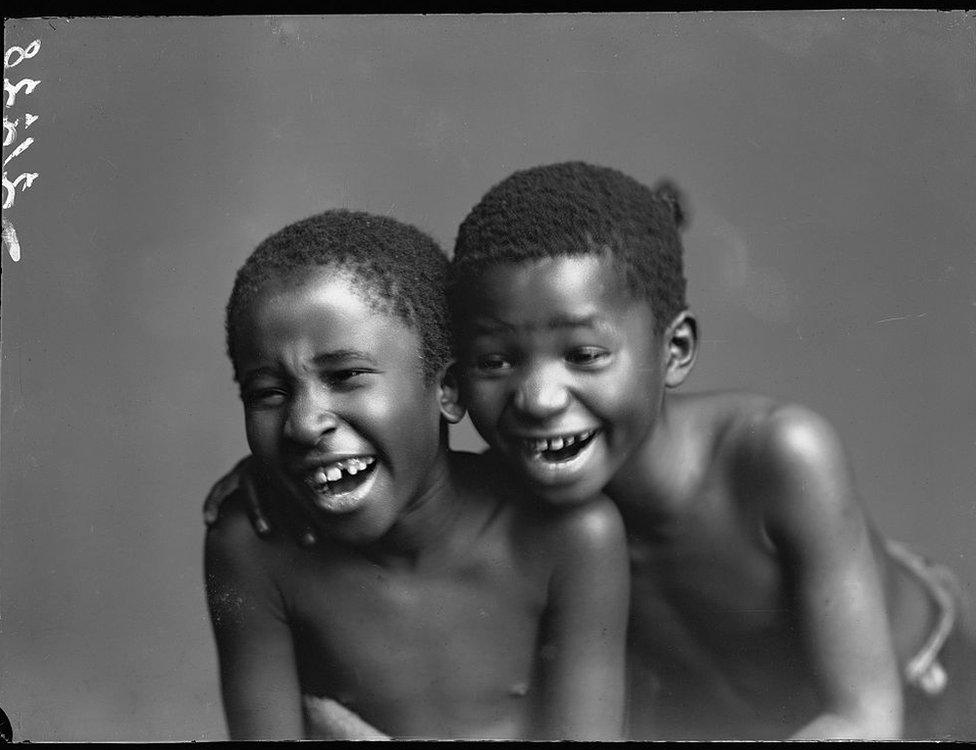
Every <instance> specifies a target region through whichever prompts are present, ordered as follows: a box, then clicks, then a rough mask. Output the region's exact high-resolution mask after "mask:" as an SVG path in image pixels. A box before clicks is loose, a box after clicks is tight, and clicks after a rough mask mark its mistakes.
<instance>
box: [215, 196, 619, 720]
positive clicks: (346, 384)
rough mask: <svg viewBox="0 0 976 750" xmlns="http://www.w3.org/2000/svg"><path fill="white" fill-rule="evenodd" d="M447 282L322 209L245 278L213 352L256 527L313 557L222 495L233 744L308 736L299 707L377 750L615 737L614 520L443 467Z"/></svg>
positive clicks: (221, 591) (432, 255) (224, 632)
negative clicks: (323, 713) (253, 471)
mask: <svg viewBox="0 0 976 750" xmlns="http://www.w3.org/2000/svg"><path fill="white" fill-rule="evenodd" d="M446 265H447V261H446V259H445V258H444V256H443V255H442V254H441V253H440V251H439V249H438V248H437V247H436V245H435V244H434V243H433V241H431V240H430V239H429V238H428V237H426V236H425V235H423V234H422V233H420V232H419V231H418V230H416V229H414V228H413V227H409V226H406V225H403V224H400V223H399V222H396V221H394V220H392V219H387V218H383V217H376V216H370V215H368V214H362V213H351V212H345V211H330V212H326V213H323V214H320V215H318V216H315V217H311V218H310V219H307V220H305V221H302V222H297V223H295V224H293V225H290V226H288V227H286V228H285V229H283V230H281V231H280V232H278V233H276V234H275V235H272V236H271V237H270V238H268V239H267V240H265V242H263V243H262V244H261V245H260V246H259V247H258V248H257V249H256V250H255V251H254V253H253V254H252V255H251V256H250V257H249V258H248V260H247V262H246V263H245V264H244V266H243V267H242V268H241V270H240V271H239V272H238V275H237V278H236V281H235V285H234V291H233V293H232V295H231V299H230V302H229V303H228V306H227V338H228V351H229V354H230V357H231V360H232V362H233V365H234V372H235V379H236V380H237V381H238V383H239V385H240V391H241V399H242V401H243V404H244V414H245V424H246V430H247V439H248V443H249V445H250V448H251V451H252V454H253V455H254V457H255V459H256V461H257V463H258V466H259V473H260V474H261V475H262V478H263V482H262V486H263V492H264V493H265V494H264V499H265V501H266V509H267V511H268V513H269V515H270V518H271V520H272V522H273V523H274V524H275V525H276V526H279V527H281V528H282V529H285V530H288V531H289V532H294V531H296V530H297V529H299V528H301V526H300V525H299V524H305V523H310V524H311V525H312V528H313V529H314V531H315V533H316V534H317V536H318V538H319V539H320V540H321V543H320V544H318V545H316V546H315V547H314V548H309V547H303V546H300V545H298V544H295V543H294V542H293V541H292V537H293V536H294V533H286V534H280V535H275V536H273V537H271V538H269V539H267V540H261V539H259V538H258V537H257V536H255V535H254V534H253V533H252V531H251V526H250V523H249V520H248V518H247V514H246V509H245V508H244V505H243V503H242V499H241V497H240V495H239V494H236V495H232V496H231V497H230V498H228V500H227V503H226V505H225V511H224V518H223V519H222V521H221V523H220V524H219V525H217V526H214V527H212V528H211V529H210V530H209V531H208V534H207V541H206V555H205V557H206V583H207V592H208V601H209V606H210V612H211V619H212V623H213V628H214V635H215V638H216V642H217V647H218V655H219V661H220V671H221V686H222V691H223V698H224V707H225V712H226V716H227V722H228V727H229V731H230V736H231V738H233V739H257V738H277V739H283V738H296V737H304V736H314V735H315V727H314V726H307V725H306V724H305V719H304V717H303V711H302V705H303V701H302V696H303V695H304V696H315V697H324V698H328V699H331V700H332V701H335V702H336V703H337V704H339V705H341V706H343V707H345V708H347V709H349V710H350V711H353V712H355V714H357V715H358V716H359V717H361V718H362V719H363V720H364V721H365V722H368V724H369V725H371V726H372V727H375V729H376V730H378V732H381V733H382V734H383V735H387V736H395V737H423V738H457V737H464V738H479V739H489V738H505V739H519V738H596V739H612V738H614V737H617V736H619V732H620V727H621V722H622V705H623V686H624V671H623V654H624V635H625V629H626V617H627V596H628V586H627V584H628V574H627V566H626V557H625V554H624V552H623V548H624V536H623V528H622V525H621V522H620V518H619V514H617V512H616V511H615V510H614V508H613V506H612V505H610V504H609V503H607V502H606V501H603V502H597V503H595V504H593V505H592V506H587V507H586V508H572V509H567V510H564V511H562V512H555V511H553V510H552V509H550V508H546V507H543V506H541V505H540V504H538V503H533V502H530V501H529V500H528V499H527V497H526V496H525V493H524V491H522V490H521V489H519V488H517V487H514V486H513V484H512V483H511V482H510V481H509V480H508V479H507V477H506V475H505V473H504V472H503V471H500V470H499V469H498V467H497V466H496V465H494V463H493V462H492V460H491V459H490V457H483V456H475V455H471V454H458V453H451V452H449V451H448V450H447V447H446V440H445V433H446V424H447V423H448V422H456V421H457V420H458V419H460V418H461V416H462V415H463V409H461V408H460V407H459V406H458V405H457V399H456V397H455V395H454V392H453V391H454V388H453V385H452V382H451V380H450V378H449V377H448V375H447V368H448V366H449V365H450V362H451V359H450V345H449V336H448V331H447V317H446V304H445V302H446V300H445V292H444V286H445V283H444V282H445V274H446ZM312 705H313V706H314V702H313V703H312ZM361 732H363V733H361ZM377 736H382V735H379V734H378V733H377V732H376V731H374V730H372V729H370V728H368V727H366V726H365V725H362V726H360V727H354V729H353V732H352V734H350V735H347V736H345V737H344V738H362V737H368V738H375V737H377Z"/></svg>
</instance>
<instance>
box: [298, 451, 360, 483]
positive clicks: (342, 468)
mask: <svg viewBox="0 0 976 750" xmlns="http://www.w3.org/2000/svg"><path fill="white" fill-rule="evenodd" d="M375 461H376V459H375V458H374V457H373V456H354V457H353V458H344V459H342V460H340V461H334V462H332V463H331V464H326V465H325V466H319V467H318V468H317V469H316V470H315V473H314V474H312V479H314V480H315V481H316V482H317V483H318V484H324V483H325V482H338V481H339V480H340V479H342V474H343V472H345V473H346V474H358V473H359V472H361V471H363V470H364V469H365V468H366V467H367V466H370V465H372V464H373V463H374V462H375Z"/></svg>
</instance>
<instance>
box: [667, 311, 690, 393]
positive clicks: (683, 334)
mask: <svg viewBox="0 0 976 750" xmlns="http://www.w3.org/2000/svg"><path fill="white" fill-rule="evenodd" d="M665 337H666V341H667V346H668V364H667V372H666V374H665V377H664V384H665V385H666V386H667V387H668V388H677V387H678V386H679V385H681V384H682V383H683V382H684V381H685V378H686V377H688V373H690V372H691V368H692V367H694V365H695V359H696V358H697V356H698V321H697V320H695V316H694V315H692V314H691V313H690V312H689V311H688V310H682V311H681V312H680V313H678V314H677V315H676V316H675V318H674V320H673V321H671V325H669V326H668V328H667V331H665Z"/></svg>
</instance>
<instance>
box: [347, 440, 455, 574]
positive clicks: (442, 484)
mask: <svg viewBox="0 0 976 750" xmlns="http://www.w3.org/2000/svg"><path fill="white" fill-rule="evenodd" d="M457 513H458V495H457V492H456V489H455V487H454V483H453V482H452V480H451V472H450V466H449V462H448V451H447V449H446V448H443V447H442V448H441V449H440V450H439V451H438V454H437V457H436V459H435V461H434V464H433V465H432V467H431V470H430V472H429V474H428V481H427V483H426V484H425V485H424V488H423V490H422V491H421V492H420V493H418V495H417V496H416V497H415V498H414V499H413V500H412V501H411V502H410V504H409V505H408V506H407V507H406V508H405V509H404V511H403V513H402V514H401V515H400V518H398V519H397V521H396V523H394V524H393V526H392V527H391V528H390V530H389V531H387V532H386V534H384V535H383V536H382V537H381V538H380V539H377V540H376V541H375V542H373V543H372V544H370V545H368V546H366V547H362V548H361V551H362V552H363V554H365V555H366V556H367V557H369V558H371V559H373V560H374V561H375V562H377V563H378V564H380V565H383V566H384V567H404V566H405V567H414V566H416V565H417V564H418V563H419V562H420V560H421V559H422V558H423V557H424V556H425V554H427V553H430V552H431V551H433V550H435V549H436V548H438V547H439V546H440V545H441V544H442V542H443V541H444V540H445V539H447V538H448V537H449V536H450V526H451V525H452V523H453V521H454V520H455V517H456V516H457Z"/></svg>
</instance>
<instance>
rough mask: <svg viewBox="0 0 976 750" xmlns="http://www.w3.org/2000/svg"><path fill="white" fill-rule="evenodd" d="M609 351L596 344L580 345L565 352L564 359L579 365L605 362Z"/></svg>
mask: <svg viewBox="0 0 976 750" xmlns="http://www.w3.org/2000/svg"><path fill="white" fill-rule="evenodd" d="M609 356H610V352H608V351H607V350H606V349H601V348H599V347H596V346H581V347H579V348H578V349H573V350H572V351H570V352H569V353H567V354H566V361H567V362H569V363H570V364H571V365H579V366H581V367H586V366H593V365H600V364H603V363H604V362H606V360H607V358H608V357H609Z"/></svg>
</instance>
